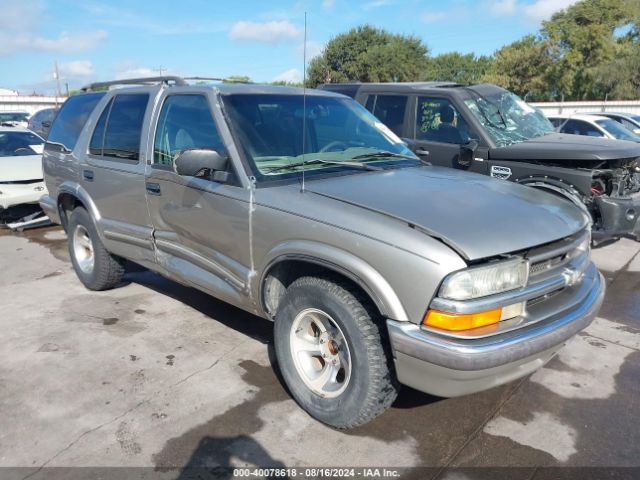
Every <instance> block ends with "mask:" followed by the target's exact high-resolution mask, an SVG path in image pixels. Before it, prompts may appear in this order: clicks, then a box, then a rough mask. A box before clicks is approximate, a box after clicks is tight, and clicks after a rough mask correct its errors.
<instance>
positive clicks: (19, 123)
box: [0, 112, 30, 128]
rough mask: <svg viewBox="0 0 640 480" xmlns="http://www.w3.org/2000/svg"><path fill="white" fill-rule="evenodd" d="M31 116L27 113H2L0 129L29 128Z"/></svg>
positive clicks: (0, 115) (0, 113)
mask: <svg viewBox="0 0 640 480" xmlns="http://www.w3.org/2000/svg"><path fill="white" fill-rule="evenodd" d="M29 116H30V115H29V114H28V113H27V112H0V127H21V128H27V125H28V124H29Z"/></svg>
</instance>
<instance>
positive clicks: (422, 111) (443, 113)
mask: <svg viewBox="0 0 640 480" xmlns="http://www.w3.org/2000/svg"><path fill="white" fill-rule="evenodd" d="M417 107H418V111H417V114H416V140H426V141H432V142H441V143H452V144H458V145H460V144H463V143H466V142H467V141H468V140H469V138H470V135H469V125H468V124H467V122H466V121H465V119H464V118H462V115H460V113H459V112H458V110H457V109H456V108H455V107H454V106H453V105H452V104H451V102H450V101H449V100H447V99H445V98H429V97H419V98H418V106H417Z"/></svg>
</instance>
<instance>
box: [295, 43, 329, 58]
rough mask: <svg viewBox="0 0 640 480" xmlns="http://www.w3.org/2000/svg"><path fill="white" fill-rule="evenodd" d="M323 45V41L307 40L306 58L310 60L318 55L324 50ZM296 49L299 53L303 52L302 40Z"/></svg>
mask: <svg viewBox="0 0 640 480" xmlns="http://www.w3.org/2000/svg"><path fill="white" fill-rule="evenodd" d="M324 47H325V44H324V43H321V42H316V41H313V40H307V60H311V59H312V58H313V57H317V56H318V55H320V54H321V53H322V51H323V50H324ZM296 50H297V53H298V54H299V55H302V54H303V53H304V42H301V43H300V45H298V47H297V49H296Z"/></svg>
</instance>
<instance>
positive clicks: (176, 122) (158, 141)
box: [153, 95, 226, 166]
mask: <svg viewBox="0 0 640 480" xmlns="http://www.w3.org/2000/svg"><path fill="white" fill-rule="evenodd" d="M189 148H203V149H213V150H216V151H218V152H219V153H220V154H224V153H225V150H226V149H225V147H224V143H223V142H222V139H221V138H220V134H219V133H218V129H217V127H216V124H215V121H214V119H213V116H212V114H211V110H210V109H209V102H208V101H207V98H206V97H205V96H204V95H171V96H169V97H167V99H166V100H165V101H164V104H163V105H162V110H161V111H160V117H159V118H158V127H157V129H156V136H155V141H154V147H153V163H154V164H156V165H168V166H172V165H173V158H174V156H175V155H176V153H178V152H180V151H182V150H186V149H189Z"/></svg>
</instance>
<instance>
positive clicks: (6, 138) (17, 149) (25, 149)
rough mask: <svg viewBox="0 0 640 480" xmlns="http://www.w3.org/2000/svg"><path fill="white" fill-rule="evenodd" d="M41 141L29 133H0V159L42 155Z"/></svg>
mask: <svg viewBox="0 0 640 480" xmlns="http://www.w3.org/2000/svg"><path fill="white" fill-rule="evenodd" d="M43 143H44V142H43V140H42V139H41V138H40V137H39V136H37V135H35V134H33V133H31V132H0V157H22V156H26V155H38V154H41V153H42V144H43Z"/></svg>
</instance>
